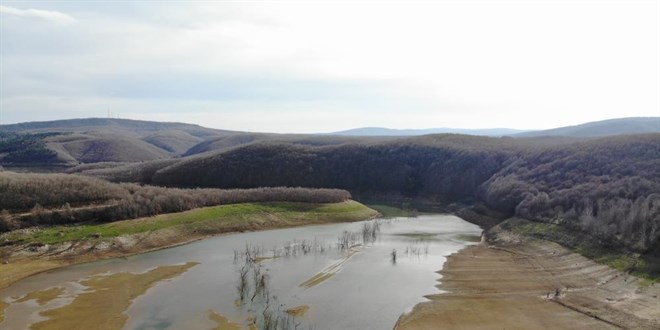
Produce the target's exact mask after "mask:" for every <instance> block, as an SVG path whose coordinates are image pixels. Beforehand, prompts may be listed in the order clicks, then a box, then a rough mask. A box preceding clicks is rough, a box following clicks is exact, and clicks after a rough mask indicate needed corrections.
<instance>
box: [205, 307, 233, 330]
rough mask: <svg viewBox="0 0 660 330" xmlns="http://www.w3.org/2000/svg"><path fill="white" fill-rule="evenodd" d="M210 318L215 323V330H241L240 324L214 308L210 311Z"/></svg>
mask: <svg viewBox="0 0 660 330" xmlns="http://www.w3.org/2000/svg"><path fill="white" fill-rule="evenodd" d="M209 319H210V320H211V321H213V322H214V323H215V327H213V330H241V326H240V325H238V324H236V323H234V322H231V321H229V319H227V318H226V317H224V316H222V315H220V314H218V313H217V312H215V311H213V310H211V311H209Z"/></svg>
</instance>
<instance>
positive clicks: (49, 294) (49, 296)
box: [14, 287, 64, 306]
mask: <svg viewBox="0 0 660 330" xmlns="http://www.w3.org/2000/svg"><path fill="white" fill-rule="evenodd" d="M63 293H64V288H60V287H54V288H50V289H46V290H42V291H34V292H30V293H28V294H26V295H25V296H24V297H23V298H21V299H18V300H16V301H14V303H22V302H26V301H29V300H36V302H37V304H39V306H43V305H45V304H47V303H49V302H50V301H52V300H55V299H57V298H59V297H60V296H61V295H62V294H63Z"/></svg>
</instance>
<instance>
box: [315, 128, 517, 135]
mask: <svg viewBox="0 0 660 330" xmlns="http://www.w3.org/2000/svg"><path fill="white" fill-rule="evenodd" d="M521 132H525V131H524V130H518V129H510V128H485V129H461V128H446V127H444V128H427V129H393V128H384V127H361V128H354V129H349V130H345V131H339V132H333V133H327V135H340V136H418V135H428V134H444V133H452V134H467V135H482V136H505V135H512V134H516V133H521Z"/></svg>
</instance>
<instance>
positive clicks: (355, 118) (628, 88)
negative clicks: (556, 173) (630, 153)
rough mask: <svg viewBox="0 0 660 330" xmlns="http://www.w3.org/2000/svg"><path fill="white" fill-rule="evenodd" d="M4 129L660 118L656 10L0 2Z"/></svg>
mask: <svg viewBox="0 0 660 330" xmlns="http://www.w3.org/2000/svg"><path fill="white" fill-rule="evenodd" d="M0 70H1V72H0V112H1V117H2V118H1V119H0V120H1V122H2V123H3V124H8V123H16V122H25V121H42V120H52V119H65V118H80V117H106V116H107V113H108V109H109V110H110V112H111V113H112V116H118V117H121V118H131V119H144V120H158V121H179V122H189V123H196V124H200V125H203V126H207V127H214V128H224V129H232V130H248V131H268V132H328V131H336V130H342V129H349V128H355V127H361V126H384V127H391V128H430V127H455V128H490V127H509V128H521V129H541V128H551V127H557V126H564V125H571V124H578V123H582V122H587V121H594V120H601V119H609V118H617V117H631V116H660V1H631V0H622V1H592V0H589V1H568V0H566V1H550V0H547V1H531V0H521V1H433V2H374V1H371V2H355V1H346V2H337V1H333V2H310V1H297V2H275V1H257V2H221V1H197V2H184V1H132V2H131V1H121V2H119V1H115V2H99V1H89V2H83V1H41V2H40V1H4V0H3V1H0Z"/></svg>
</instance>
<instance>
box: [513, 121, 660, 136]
mask: <svg viewBox="0 0 660 330" xmlns="http://www.w3.org/2000/svg"><path fill="white" fill-rule="evenodd" d="M641 133H660V117H631V118H618V119H609V120H603V121H595V122H590V123H585V124H581V125H575V126H567V127H559V128H553V129H548V130H543V131H531V132H523V133H518V134H514V135H513V136H514V137H537V136H572V137H600V136H611V135H625V134H641Z"/></svg>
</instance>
